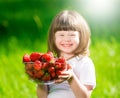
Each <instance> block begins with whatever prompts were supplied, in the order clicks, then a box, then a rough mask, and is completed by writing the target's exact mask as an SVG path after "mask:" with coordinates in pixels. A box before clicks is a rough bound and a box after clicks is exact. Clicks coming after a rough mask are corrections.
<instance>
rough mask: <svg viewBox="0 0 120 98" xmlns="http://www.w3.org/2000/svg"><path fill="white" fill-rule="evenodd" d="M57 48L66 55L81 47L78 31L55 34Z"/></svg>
mask: <svg viewBox="0 0 120 98" xmlns="http://www.w3.org/2000/svg"><path fill="white" fill-rule="evenodd" d="M55 44H56V47H57V48H58V49H59V50H60V51H61V52H64V53H72V52H73V51H74V50H75V49H76V48H77V47H78V45H79V32H78V31H57V32H56V33H55Z"/></svg>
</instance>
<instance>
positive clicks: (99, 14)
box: [79, 0, 118, 21]
mask: <svg viewBox="0 0 120 98" xmlns="http://www.w3.org/2000/svg"><path fill="white" fill-rule="evenodd" d="M79 4H81V7H82V10H84V11H86V12H87V14H88V15H89V16H91V17H92V18H94V19H98V20H100V21H101V20H106V21H107V20H108V21H109V20H113V19H115V17H116V14H117V11H118V9H117V7H118V6H117V0H89V1H88V0H82V1H81V2H80V3H79Z"/></svg>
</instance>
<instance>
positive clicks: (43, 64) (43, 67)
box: [42, 62, 48, 70]
mask: <svg viewBox="0 0 120 98" xmlns="http://www.w3.org/2000/svg"><path fill="white" fill-rule="evenodd" d="M47 68H48V63H47V62H43V63H42V69H44V70H46V69H47Z"/></svg>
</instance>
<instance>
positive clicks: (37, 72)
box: [23, 52, 69, 85]
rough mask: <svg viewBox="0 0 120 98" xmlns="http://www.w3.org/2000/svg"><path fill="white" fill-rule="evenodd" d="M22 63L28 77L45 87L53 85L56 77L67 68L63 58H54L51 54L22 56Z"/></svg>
mask: <svg viewBox="0 0 120 98" xmlns="http://www.w3.org/2000/svg"><path fill="white" fill-rule="evenodd" d="M23 63H24V65H25V72H26V74H27V75H28V77H29V78H30V79H31V80H33V81H35V82H37V83H39V84H45V85H49V84H52V83H54V82H55V80H56V79H58V76H59V75H60V74H61V73H62V72H63V71H66V70H68V68H69V64H67V62H66V60H65V59H64V58H63V57H59V58H56V57H54V55H53V53H52V52H47V53H41V52H32V53H31V54H30V55H29V54H24V56H23Z"/></svg>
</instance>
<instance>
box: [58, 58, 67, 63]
mask: <svg viewBox="0 0 120 98" xmlns="http://www.w3.org/2000/svg"><path fill="white" fill-rule="evenodd" d="M56 62H59V63H66V61H65V58H63V57H60V58H57V59H56Z"/></svg>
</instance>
